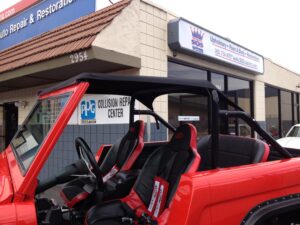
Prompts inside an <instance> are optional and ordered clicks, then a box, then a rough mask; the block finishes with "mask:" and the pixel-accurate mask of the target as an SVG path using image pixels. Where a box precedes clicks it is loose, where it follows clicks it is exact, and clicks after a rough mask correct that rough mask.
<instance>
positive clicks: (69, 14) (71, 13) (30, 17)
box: [0, 0, 96, 51]
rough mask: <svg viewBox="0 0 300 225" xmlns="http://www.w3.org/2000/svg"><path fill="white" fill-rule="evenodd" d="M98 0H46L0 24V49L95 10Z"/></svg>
mask: <svg viewBox="0 0 300 225" xmlns="http://www.w3.org/2000/svg"><path fill="white" fill-rule="evenodd" d="M95 6H96V0H45V1H42V2H41V3H39V4H37V5H34V6H33V7H31V8H29V9H28V10H25V11H24V12H22V13H21V14H19V15H17V16H15V17H13V18H11V19H8V20H5V21H4V22H3V23H1V24H0V51H1V50H4V49H6V48H9V47H12V46H14V45H16V44H19V43H21V42H23V41H25V40H28V39H30V38H32V37H35V36H37V35H39V34H42V33H45V32H47V31H50V30H53V29H54V28H56V27H58V26H62V25H64V24H67V23H69V22H71V21H73V20H76V19H78V18H79V17H82V16H85V15H88V14H90V13H92V12H95Z"/></svg>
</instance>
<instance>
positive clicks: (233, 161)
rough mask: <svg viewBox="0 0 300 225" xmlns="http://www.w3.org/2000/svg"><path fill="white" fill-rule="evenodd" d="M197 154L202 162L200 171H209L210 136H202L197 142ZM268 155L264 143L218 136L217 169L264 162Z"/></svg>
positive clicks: (243, 138)
mask: <svg viewBox="0 0 300 225" xmlns="http://www.w3.org/2000/svg"><path fill="white" fill-rule="evenodd" d="M197 148H198V153H199V154H200V156H201V158H202V160H201V165H200V170H201V171H203V170H209V169H211V168H212V165H211V151H212V149H211V135H206V136H203V137H202V138H201V139H200V140H199V141H198V145H197ZM269 153H270V148H269V145H267V144H266V143H265V142H263V141H261V140H258V139H254V138H247V137H240V136H231V135H219V160H218V161H219V162H218V165H217V166H218V167H220V168H226V167H232V166H241V165H248V164H254V163H260V162H265V161H267V159H268V156H269Z"/></svg>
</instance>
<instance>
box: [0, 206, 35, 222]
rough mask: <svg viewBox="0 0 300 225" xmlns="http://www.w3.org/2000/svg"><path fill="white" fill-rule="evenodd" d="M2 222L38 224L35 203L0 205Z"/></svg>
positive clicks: (0, 220)
mask: <svg viewBox="0 0 300 225" xmlns="http://www.w3.org/2000/svg"><path fill="white" fill-rule="evenodd" d="M0 224H3V225H4V224H5V225H37V219H36V210H35V205H34V203H33V202H22V203H9V204H3V205H0Z"/></svg>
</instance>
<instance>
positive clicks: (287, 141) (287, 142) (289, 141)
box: [277, 137, 300, 149]
mask: <svg viewBox="0 0 300 225" xmlns="http://www.w3.org/2000/svg"><path fill="white" fill-rule="evenodd" d="M277 142H278V143H279V144H280V145H281V146H282V147H285V148H294V149H300V137H285V138H280V139H278V140H277Z"/></svg>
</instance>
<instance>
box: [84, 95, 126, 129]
mask: <svg viewBox="0 0 300 225" xmlns="http://www.w3.org/2000/svg"><path fill="white" fill-rule="evenodd" d="M129 106H130V97H128V96H120V95H85V96H84V97H83V99H82V100H81V102H80V104H79V110H78V116H79V117H80V118H79V124H124V123H125V124H126V123H128V122H129Z"/></svg>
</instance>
